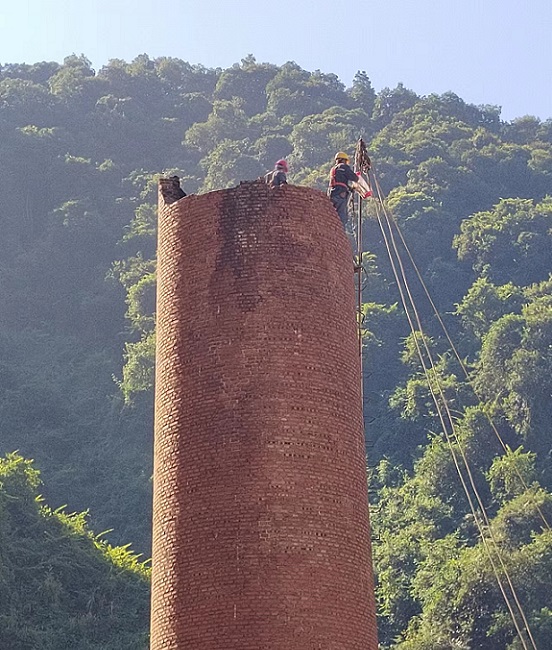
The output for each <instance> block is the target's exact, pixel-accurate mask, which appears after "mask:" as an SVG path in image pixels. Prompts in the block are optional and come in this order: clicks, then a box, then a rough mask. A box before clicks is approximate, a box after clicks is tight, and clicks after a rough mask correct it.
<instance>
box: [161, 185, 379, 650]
mask: <svg viewBox="0 0 552 650" xmlns="http://www.w3.org/2000/svg"><path fill="white" fill-rule="evenodd" d="M163 188H164V184H163V181H161V184H160V210H159V254H158V298H157V366H156V405H155V408H156V416H155V461H154V464H155V466H154V520H153V578H152V622H151V649H152V650H177V649H178V650H185V649H186V650H187V649H189V650H377V646H378V643H377V635H376V622H375V603H374V587H373V576H372V567H371V550H370V525H369V517H368V495H367V485H366V471H365V447H364V438H363V423H362V400H361V394H360V363H359V357H358V343H357V330H356V323H355V299H354V283H353V263H352V255H351V248H350V245H349V243H348V241H347V239H346V237H345V234H344V232H343V228H342V226H341V224H340V222H339V219H338V216H337V214H336V212H335V210H334V209H333V207H332V205H331V203H330V202H329V200H328V199H327V198H326V196H325V195H324V194H323V193H322V192H319V191H317V190H313V189H309V188H304V187H294V186H291V185H288V186H284V187H282V188H278V189H274V190H271V189H269V188H268V187H267V185H266V184H265V183H263V182H259V181H256V182H250V183H242V184H241V185H240V186H239V187H236V188H233V189H229V190H221V191H217V192H211V193H209V194H204V195H199V196H189V197H186V198H184V199H182V200H180V201H178V202H171V201H170V198H169V200H167V195H166V193H164V192H163Z"/></svg>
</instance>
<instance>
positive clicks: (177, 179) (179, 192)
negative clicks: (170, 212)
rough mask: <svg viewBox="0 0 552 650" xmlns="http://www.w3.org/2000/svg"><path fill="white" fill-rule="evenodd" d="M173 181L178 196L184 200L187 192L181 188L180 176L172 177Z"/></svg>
mask: <svg viewBox="0 0 552 650" xmlns="http://www.w3.org/2000/svg"><path fill="white" fill-rule="evenodd" d="M171 180H172V182H173V184H174V187H175V189H176V192H177V196H178V198H179V199H183V198H184V197H185V196H187V195H186V192H185V191H184V190H183V189H182V188H181V187H180V176H176V175H175V176H171Z"/></svg>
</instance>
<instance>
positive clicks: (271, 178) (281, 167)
mask: <svg viewBox="0 0 552 650" xmlns="http://www.w3.org/2000/svg"><path fill="white" fill-rule="evenodd" d="M287 173H288V164H287V162H286V161H285V160H283V159H281V160H277V161H276V164H275V165H274V169H273V170H272V171H271V172H268V174H265V181H266V182H267V183H268V184H269V185H270V187H280V185H287Z"/></svg>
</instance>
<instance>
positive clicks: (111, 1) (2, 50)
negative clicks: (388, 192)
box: [0, 0, 552, 120]
mask: <svg viewBox="0 0 552 650" xmlns="http://www.w3.org/2000/svg"><path fill="white" fill-rule="evenodd" d="M345 8H346V9H345ZM72 53H75V54H85V55H86V56H87V57H88V58H89V59H90V60H91V61H92V63H93V65H94V67H96V68H100V67H101V66H102V65H104V64H105V63H107V61H108V60H109V59H112V58H122V59H125V60H127V61H130V60H132V59H133V58H134V57H135V56H136V55H138V54H141V53H147V54H149V55H150V56H151V57H156V56H174V57H178V58H181V59H184V60H186V61H189V62H190V63H202V64H204V65H206V66H208V67H223V68H224V67H228V66H230V65H232V64H233V63H235V62H238V61H240V59H242V58H243V57H244V56H246V55H247V54H249V53H251V54H253V55H254V56H255V57H256V58H257V60H258V61H268V62H270V63H276V64H279V65H280V64H282V63H285V62H286V61H290V60H293V61H296V62H297V63H298V64H299V65H300V66H302V67H303V68H305V69H307V70H315V69H320V70H322V71H323V72H334V73H336V74H337V75H338V76H339V77H340V79H341V80H342V81H343V82H344V83H345V84H346V85H350V83H351V80H352V78H353V76H354V74H355V72H356V71H357V70H358V69H361V70H366V72H367V73H368V76H369V77H370V79H371V80H372V83H373V85H374V87H375V89H376V90H381V88H383V87H385V86H390V87H394V86H396V85H397V83H399V82H402V83H404V84H405V85H406V86H407V87H409V88H411V89H412V90H414V91H415V92H416V93H418V94H420V95H426V94H429V93H433V92H436V93H443V92H446V91H448V90H452V91H453V92H455V93H457V94H458V95H460V97H462V98H463V99H464V100H466V101H468V102H470V103H474V104H498V105H500V106H502V117H503V119H506V120H511V119H513V118H515V117H519V116H522V115H526V114H531V115H536V116H538V117H540V118H542V119H547V118H549V117H552V0H416V1H414V0H359V1H358V2H337V1H335V0H333V1H331V0H295V1H294V0H257V1H254V0H233V1H231V0H210V1H209V0H156V1H155V2H152V1H148V0H88V2H83V1H82V0H80V1H79V0H19V1H18V2H11V1H10V0H0V63H8V62H10V63H11V62H17V63H22V62H26V63H34V62H36V61H43V60H49V61H51V60H55V61H62V60H63V58H64V57H65V56H67V55H68V54H72Z"/></svg>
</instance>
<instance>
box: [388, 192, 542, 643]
mask: <svg viewBox="0 0 552 650" xmlns="http://www.w3.org/2000/svg"><path fill="white" fill-rule="evenodd" d="M376 190H377V194H378V199H379V202H378V203H376V214H377V219H378V224H379V226H380V229H381V231H382V235H383V238H384V242H385V246H386V249H387V253H388V255H389V260H390V263H391V267H392V270H393V274H394V276H395V280H396V282H397V287H398V288H399V293H400V296H401V302H402V304H403V308H404V310H405V313H406V315H407V319H408V322H409V325H410V329H411V331H412V334H413V338H414V343H415V346H416V350H417V352H418V356H419V357H420V361H421V364H422V368H423V370H424V375H425V377H426V381H427V383H428V388H429V391H430V393H431V396H432V399H433V401H434V404H435V407H436V409H437V413H438V416H439V420H440V422H441V426H442V428H443V432H444V434H445V438H446V440H447V443H448V446H449V449H450V451H451V455H452V458H453V462H454V465H455V468H456V471H457V473H458V475H459V478H460V481H461V483H462V487H463V489H464V492H465V494H466V497H467V499H468V503H469V506H470V510H471V512H472V515H473V518H474V521H475V523H476V526H477V528H478V530H479V533H480V536H481V540H482V542H483V546H484V548H485V550H486V553H487V555H488V558H489V561H490V563H491V566H492V568H493V573H494V574H495V577H496V580H497V583H498V585H499V589H500V591H501V593H502V596H503V598H504V601H505V603H506V606H507V608H508V611H509V613H510V616H511V618H512V621H513V623H514V626H515V628H516V631H517V633H518V636H519V638H520V640H521V642H522V645H523V647H524V648H526V649H527V648H528V647H527V645H526V643H525V640H524V637H523V632H522V630H521V628H520V626H519V624H518V621H517V617H516V615H515V612H514V609H513V607H512V605H511V603H510V600H509V597H508V595H507V592H506V589H505V587H504V585H503V583H502V580H501V578H500V575H499V573H498V570H497V566H496V564H495V561H494V559H493V555H492V553H491V548H490V547H489V544H488V540H487V538H486V536H485V534H484V530H483V525H482V523H481V521H480V519H479V516H478V514H477V509H476V507H475V504H474V502H473V500H472V497H471V494H470V491H469V489H468V486H467V483H466V480H465V478H464V476H463V473H462V471H461V467H460V463H459V461H458V458H457V456H456V452H455V449H454V445H453V438H454V442H455V443H456V446H457V448H458V449H459V451H460V455H461V457H462V460H463V464H464V467H465V470H466V473H467V476H468V480H469V483H470V486H471V488H472V491H473V493H474V495H475V497H476V500H477V503H478V505H479V508H480V511H481V514H482V516H483V519H484V521H485V523H486V525H487V527H488V530H489V535H490V537H491V540H492V542H493V544H494V545H495V553H496V556H497V558H498V560H499V563H500V566H501V568H502V571H503V572H504V575H505V577H506V580H507V582H508V586H509V588H510V592H511V595H512V597H513V599H514V602H515V604H516V607H517V610H518V614H519V615H520V616H521V618H522V620H523V623H524V627H525V630H526V632H527V634H528V636H529V638H530V640H531V643H532V645H533V648H534V650H537V649H536V645H535V642H534V639H533V636H532V634H531V631H530V628H529V625H528V622H527V619H526V616H525V613H524V611H523V608H522V606H521V603H520V602H519V599H518V597H517V594H516V591H515V589H514V586H513V584H512V581H511V578H510V576H509V573H508V570H507V568H506V566H505V564H504V562H503V560H502V556H501V554H500V550H499V545H498V543H497V540H496V538H495V537H494V534H493V532H492V528H491V525H490V521H489V518H488V516H487V513H486V509H485V506H484V503H483V500H482V499H481V496H480V495H479V491H478V490H477V486H476V484H475V480H474V478H473V474H472V472H471V469H470V466H469V462H468V459H467V457H466V455H465V452H464V449H463V447H462V445H461V444H460V439H459V437H458V435H457V433H456V430H455V426H454V418H453V417H452V414H451V412H450V409H449V407H448V403H447V400H446V396H445V394H444V391H443V389H442V386H441V383H440V381H439V376H438V373H437V370H436V367H435V363H434V361H433V357H432V354H431V350H430V349H429V346H428V344H427V340H426V335H425V334H424V331H423V328H422V323H421V320H420V317H419V314H418V311H417V309H416V305H415V302H414V299H413V297H412V294H411V292H410V287H409V285H408V281H407V279H406V273H405V270H404V266H403V263H402V259H401V256H400V254H399V251H398V248H397V245H396V241H395V238H394V235H393V229H392V225H391V224H392V222H391V219H390V217H389V215H388V213H387V211H386V209H385V204H384V201H383V194H382V192H381V188H380V187H379V184H376ZM380 209H381V210H382V211H383V213H384V215H385V219H386V223H387V228H388V230H389V239H390V240H391V243H392V246H393V250H394V253H395V256H396V258H397V262H398V266H399V269H400V275H401V278H399V273H398V271H397V266H396V264H395V261H394V258H393V254H392V253H391V247H390V246H389V239H388V237H387V234H386V232H385V228H384V226H383V221H382V218H381V215H380ZM401 280H402V282H401ZM403 284H404V290H403ZM405 291H406V294H407V295H408V298H409V300H410V306H411V309H412V311H413V313H414V317H415V320H416V324H417V325H418V332H419V334H420V337H421V340H422V342H423V345H424V349H425V352H426V355H427V358H428V361H429V366H430V368H431V370H432V371H433V375H434V378H435V383H436V385H437V389H438V392H439V397H440V400H439V399H438V398H437V394H436V392H435V390H434V388H433V383H432V380H431V377H430V373H429V368H428V366H427V364H426V360H425V358H424V355H423V353H422V350H421V348H420V345H419V341H418V335H417V331H416V328H415V327H414V323H413V321H412V317H411V315H410V309H409V308H408V304H407V300H406V297H405ZM440 402H442V404H443V406H444V410H445V412H446V415H447V419H448V422H449V426H450V430H451V432H450V433H449V431H448V428H447V425H446V421H445V417H444V415H443V412H442V410H441V406H440Z"/></svg>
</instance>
